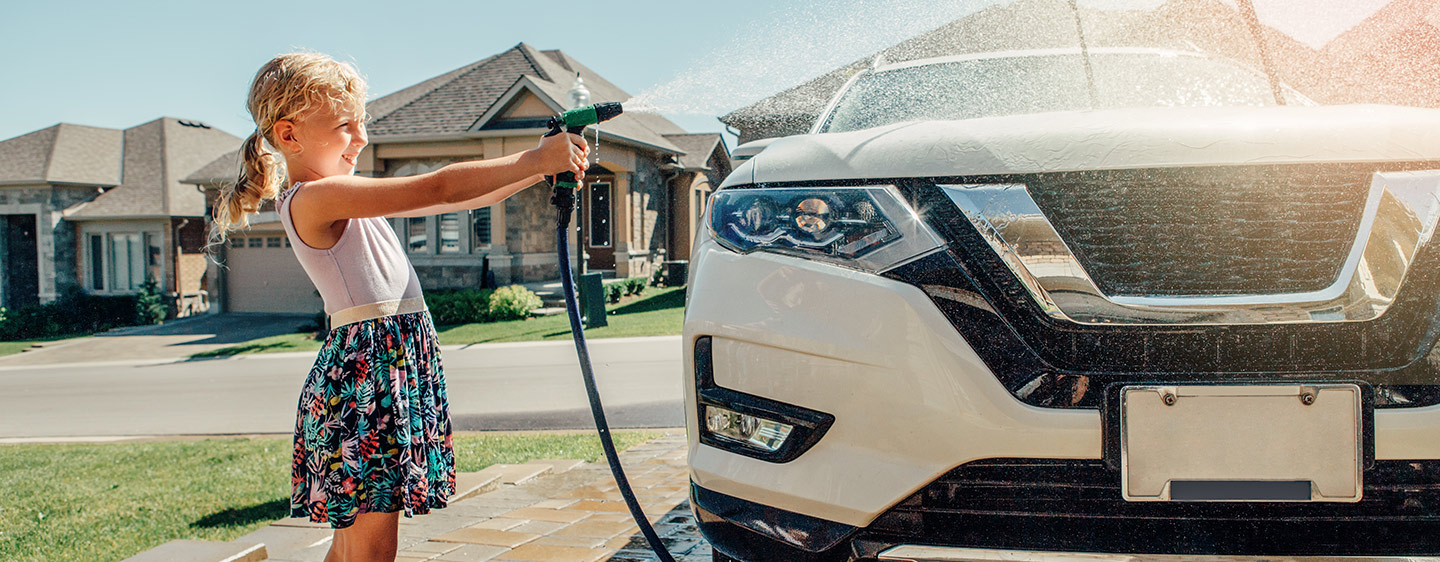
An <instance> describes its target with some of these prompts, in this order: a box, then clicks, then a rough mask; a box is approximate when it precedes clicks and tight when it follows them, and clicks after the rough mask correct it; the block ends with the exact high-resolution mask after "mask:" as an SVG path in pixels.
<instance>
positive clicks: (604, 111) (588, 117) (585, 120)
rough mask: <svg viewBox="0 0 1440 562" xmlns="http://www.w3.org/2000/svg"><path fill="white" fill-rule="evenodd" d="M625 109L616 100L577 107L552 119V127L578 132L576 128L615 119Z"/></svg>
mask: <svg viewBox="0 0 1440 562" xmlns="http://www.w3.org/2000/svg"><path fill="white" fill-rule="evenodd" d="M624 111H625V110H624V108H622V107H620V104H619V103H616V102H606V103H597V104H594V105H587V106H584V107H577V108H575V109H572V110H570V111H566V112H565V113H562V114H560V117H559V118H557V119H554V120H551V122H550V127H551V128H552V129H554V128H557V127H563V128H565V129H568V130H570V132H572V133H573V132H576V131H575V130H576V129H584V128H585V127H588V126H590V125H594V124H596V123H603V122H605V121H609V120H611V119H614V118H615V116H616V115H620V114H621V113H623V112H624Z"/></svg>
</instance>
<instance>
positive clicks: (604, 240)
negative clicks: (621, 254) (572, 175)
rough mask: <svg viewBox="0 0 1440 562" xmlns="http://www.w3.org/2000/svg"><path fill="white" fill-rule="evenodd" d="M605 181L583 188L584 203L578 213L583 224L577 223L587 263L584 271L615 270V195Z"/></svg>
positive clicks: (595, 182) (610, 185) (607, 181)
mask: <svg viewBox="0 0 1440 562" xmlns="http://www.w3.org/2000/svg"><path fill="white" fill-rule="evenodd" d="M613 183H614V182H611V181H609V180H601V181H594V182H590V184H589V185H587V186H585V200H584V205H583V207H584V208H583V209H582V213H583V217H584V220H582V221H580V229H581V231H582V232H581V236H582V238H583V239H584V240H585V252H586V253H587V254H590V260H589V261H587V262H585V268H586V270H587V271H595V270H614V269H615V221H614V218H615V203H614V202H615V193H614V191H615V190H614V187H613Z"/></svg>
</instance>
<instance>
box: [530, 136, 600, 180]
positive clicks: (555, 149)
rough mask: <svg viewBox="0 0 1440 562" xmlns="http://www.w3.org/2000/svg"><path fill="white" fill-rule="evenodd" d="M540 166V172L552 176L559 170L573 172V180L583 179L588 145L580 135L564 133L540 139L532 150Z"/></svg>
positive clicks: (588, 149)
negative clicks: (538, 144) (538, 143)
mask: <svg viewBox="0 0 1440 562" xmlns="http://www.w3.org/2000/svg"><path fill="white" fill-rule="evenodd" d="M532 152H533V153H534V154H535V158H536V159H537V160H538V163H539V166H540V173H542V174H544V175H547V176H553V175H555V174H559V173H561V172H573V173H574V174H575V180H576V181H579V180H583V179H585V168H588V167H589V164H588V162H587V159H588V158H589V157H590V147H589V145H586V144H585V139H584V138H582V137H581V136H580V135H576V134H573V133H565V134H560V135H554V136H549V137H544V138H541V139H540V146H538V147H535V149H534V150H533V151H532Z"/></svg>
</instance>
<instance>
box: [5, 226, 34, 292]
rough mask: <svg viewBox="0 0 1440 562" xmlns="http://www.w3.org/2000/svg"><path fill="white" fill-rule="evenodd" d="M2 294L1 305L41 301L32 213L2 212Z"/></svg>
mask: <svg viewBox="0 0 1440 562" xmlns="http://www.w3.org/2000/svg"><path fill="white" fill-rule="evenodd" d="M4 219H5V220H4V227H5V228H4V237H5V245H4V251H5V255H4V256H3V258H4V259H3V261H4V263H5V271H4V273H3V275H4V276H5V279H4V282H3V285H0V286H3V287H4V289H3V291H4V294H3V295H0V306H4V307H6V308H11V309H15V308H19V307H22V306H28V305H32V304H39V303H40V263H39V258H40V255H39V252H38V251H37V246H36V243H35V215H5V216H4Z"/></svg>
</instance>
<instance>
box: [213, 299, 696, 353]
mask: <svg viewBox="0 0 1440 562" xmlns="http://www.w3.org/2000/svg"><path fill="white" fill-rule="evenodd" d="M606 308H607V310H608V311H609V313H610V315H609V316H608V317H607V320H608V322H609V325H608V326H605V327H603V328H595V329H586V330H585V337H586V338H589V339H599V338H629V337H640V336H669V335H679V334H680V329H681V327H682V325H683V324H684V323H685V288H684V287H669V288H663V289H661V288H653V287H652V288H649V289H647V291H646V293H645V294H644V295H641V296H640V297H638V298H637V297H630V298H629V299H622V300H621V301H620V303H619V304H616V305H607V307H606ZM436 332H438V333H439V335H440V344H441V345H469V344H474V343H495V342H516V341H542V340H568V339H570V321H569V319H568V318H566V316H565V315H564V314H558V315H555V316H541V317H538V318H530V319H526V320H511V321H508V322H486V323H481V324H460V325H457V326H439V327H437V328H436ZM320 343H321V342H318V341H315V340H312V339H310V336H309V334H284V335H280V336H271V337H268V338H260V339H255V340H250V341H248V342H245V343H242V344H239V345H233V346H230V347H225V348H221V349H216V350H212V351H206V352H202V353H197V354H195V355H192V356H191V357H195V358H210V357H230V356H233V355H241V354H247V353H277V352H282V351H315V350H318V349H320Z"/></svg>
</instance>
